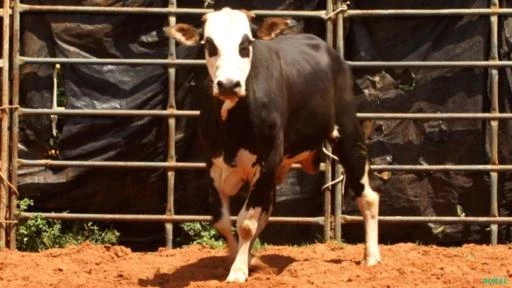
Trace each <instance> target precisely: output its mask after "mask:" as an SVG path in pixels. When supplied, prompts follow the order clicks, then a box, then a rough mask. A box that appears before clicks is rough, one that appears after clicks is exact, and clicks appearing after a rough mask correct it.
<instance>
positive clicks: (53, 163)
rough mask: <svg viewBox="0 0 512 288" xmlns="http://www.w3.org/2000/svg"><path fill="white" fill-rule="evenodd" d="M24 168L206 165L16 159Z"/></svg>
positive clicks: (197, 166) (194, 166) (193, 165)
mask: <svg viewBox="0 0 512 288" xmlns="http://www.w3.org/2000/svg"><path fill="white" fill-rule="evenodd" d="M18 165H20V166H24V167H87V168H134V169H135V168H136V169H205V168H206V163H184V162H174V163H168V162H137V161H78V160H77V161H70V160H27V159H18Z"/></svg>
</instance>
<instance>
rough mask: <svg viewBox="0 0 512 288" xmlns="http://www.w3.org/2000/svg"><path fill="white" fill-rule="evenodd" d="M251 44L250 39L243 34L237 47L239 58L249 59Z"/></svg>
mask: <svg viewBox="0 0 512 288" xmlns="http://www.w3.org/2000/svg"><path fill="white" fill-rule="evenodd" d="M251 44H252V40H251V38H249V35H247V34H244V36H243V37H242V40H241V41H240V44H239V45H238V53H239V54H240V57H242V58H249V56H250V54H251V49H250V47H251Z"/></svg>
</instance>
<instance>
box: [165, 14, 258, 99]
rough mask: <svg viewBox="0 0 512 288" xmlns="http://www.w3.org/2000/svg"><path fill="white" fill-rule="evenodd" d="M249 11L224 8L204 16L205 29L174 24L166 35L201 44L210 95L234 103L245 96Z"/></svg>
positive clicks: (249, 54)
mask: <svg viewBox="0 0 512 288" xmlns="http://www.w3.org/2000/svg"><path fill="white" fill-rule="evenodd" d="M252 17H254V15H253V14H252V13H250V12H248V11H243V10H232V9H230V8H224V9H222V10H219V11H215V12H211V13H208V14H206V15H204V16H203V21H204V27H203V28H202V29H196V28H194V27H192V26H190V25H187V24H177V25H176V26H174V27H171V28H170V29H169V35H170V36H171V37H173V38H175V39H176V40H177V41H178V42H179V43H181V44H184V45H197V44H199V43H202V44H203V45H204V50H205V58H206V65H207V66H208V72H209V73H210V76H211V78H212V81H213V91H212V92H213V95H214V96H217V97H219V98H221V99H223V100H231V101H233V100H235V99H237V98H239V97H244V96H245V95H246V85H245V83H246V79H247V76H248V75H249V70H250V69H251V59H252V43H253V41H254V38H253V36H252V32H251V24H250V19H251V18H252Z"/></svg>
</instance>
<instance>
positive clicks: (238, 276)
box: [226, 269, 249, 283]
mask: <svg viewBox="0 0 512 288" xmlns="http://www.w3.org/2000/svg"><path fill="white" fill-rule="evenodd" d="M248 276H249V272H248V271H243V269H231V272H229V276H228V278H226V282H228V283H244V282H245V281H246V280H247V277H248Z"/></svg>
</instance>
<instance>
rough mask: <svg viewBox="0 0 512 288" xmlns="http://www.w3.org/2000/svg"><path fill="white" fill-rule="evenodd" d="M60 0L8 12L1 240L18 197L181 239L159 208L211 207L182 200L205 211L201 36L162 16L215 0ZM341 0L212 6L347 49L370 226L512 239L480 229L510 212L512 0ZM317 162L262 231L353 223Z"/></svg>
mask: <svg viewBox="0 0 512 288" xmlns="http://www.w3.org/2000/svg"><path fill="white" fill-rule="evenodd" d="M64 2H65V3H63V1H21V2H17V1H15V2H14V6H13V8H12V9H11V14H12V16H11V17H10V18H9V17H5V16H4V18H3V19H4V27H7V28H6V29H4V30H3V31H4V32H3V35H2V36H3V38H4V40H5V39H8V40H9V41H4V47H3V49H4V50H3V51H4V53H3V72H4V73H3V74H2V84H3V85H2V86H3V88H4V89H3V107H4V108H3V111H4V114H3V117H2V127H3V130H2V142H1V143H2V155H1V156H2V175H4V176H6V177H7V176H8V179H9V180H10V182H11V183H12V185H13V187H10V186H7V184H6V183H7V182H6V181H5V180H4V185H3V186H2V189H3V190H2V194H1V198H0V199H1V200H2V205H1V207H0V208H1V209H0V214H1V215H0V217H1V218H0V221H2V222H5V223H4V224H2V225H3V226H2V229H1V230H2V231H0V232H1V233H0V234H1V235H0V237H2V238H1V239H0V240H2V242H3V241H4V240H6V241H8V242H7V243H8V244H9V245H10V246H11V247H13V245H14V239H13V234H12V233H13V231H14V229H13V228H14V227H15V226H13V225H11V224H12V221H15V220H16V219H17V218H16V217H17V215H16V214H15V213H14V211H15V200H16V199H17V198H24V197H28V198H31V199H34V200H35V203H36V206H35V207H34V208H33V210H34V212H35V211H37V212H64V211H66V212H67V213H66V214H65V215H64V214H53V215H46V216H48V217H53V218H77V217H79V218H80V219H91V220H102V221H105V220H107V221H112V222H115V227H116V228H117V229H119V230H120V231H121V235H122V238H121V241H122V242H121V243H122V244H124V245H127V246H130V247H132V248H133V249H144V250H152V249H156V247H161V246H165V245H166V244H167V245H169V246H170V244H171V243H172V241H174V244H181V243H183V242H184V241H186V239H180V235H181V233H180V231H181V230H180V227H179V226H178V225H173V226H171V225H169V224H167V225H165V226H164V225H163V224H162V223H160V222H163V221H168V222H171V221H172V222H177V221H185V220H187V219H188V220H205V219H207V217H204V216H192V217H185V216H180V215H205V214H207V213H208V207H207V206H208V199H207V197H208V195H207V193H205V191H206V188H205V187H206V182H205V181H206V177H207V173H206V171H205V170H204V169H202V168H204V165H202V162H204V160H205V159H204V158H203V155H202V153H201V147H200V146H199V143H198V140H197V135H196V132H195V130H194V126H195V119H196V118H195V116H197V112H196V110H197V109H198V107H199V106H200V103H201V97H207V95H208V93H207V90H206V87H207V73H206V69H204V68H203V67H202V66H201V65H202V58H203V56H202V53H203V52H202V49H201V48H199V47H196V48H190V47H180V46H178V47H175V46H174V45H175V44H174V42H173V41H170V40H169V39H168V38H167V37H165V35H164V31H163V27H165V26H167V25H168V23H169V21H170V22H174V21H178V22H187V23H192V24H195V25H200V17H201V14H202V13H204V12H205V10H204V11H203V10H198V9H202V8H204V5H205V2H210V1H200V0H193V1H178V3H175V1H169V2H168V1H143V0H139V1H135V0H134V1H64ZM352 2H353V3H350V4H349V5H348V6H347V3H344V2H343V1H333V2H329V1H320V0H317V1H256V0H254V1H213V4H209V5H213V7H214V8H217V7H222V6H231V7H234V8H245V9H249V10H263V11H261V12H260V13H258V12H257V11H256V12H257V13H256V14H257V15H258V18H257V19H256V20H257V21H261V19H262V17H264V16H265V15H272V14H276V13H277V14H278V15H287V14H289V15H291V16H293V17H294V18H295V19H297V20H300V22H301V24H302V25H303V26H304V31H305V32H307V33H314V34H317V35H319V36H321V37H323V38H325V39H326V40H327V41H328V42H329V43H331V44H332V45H333V47H337V48H338V51H339V52H340V53H341V54H343V55H344V57H345V58H346V59H347V60H348V61H349V63H350V64H351V66H352V68H353V73H354V75H355V93H356V97H357V102H358V107H359V112H360V114H359V115H360V117H361V119H362V120H365V127H366V128H367V130H366V131H367V141H368V145H369V149H370V158H371V164H372V165H373V168H374V176H375V177H374V179H373V181H374V183H375V184H376V186H378V187H379V189H380V190H381V191H382V198H381V215H383V216H384V217H382V220H381V234H380V237H381V241H382V242H384V243H394V242H402V241H413V242H416V241H420V242H422V243H436V244H446V245H449V244H461V243H464V242H477V243H488V242H494V243H496V242H501V243H506V242H510V241H511V239H512V229H511V226H510V225H499V226H497V225H493V226H492V227H491V229H489V223H491V222H494V223H497V222H499V221H501V222H502V223H508V224H510V223H511V222H512V219H511V218H510V217H511V215H510V214H511V213H512V212H511V210H512V191H511V187H512V186H511V185H510V181H511V180H510V169H511V166H509V165H510V157H511V155H512V153H511V152H512V151H511V140H512V135H511V134H512V132H511V131H512V130H511V129H510V127H509V125H510V120H509V119H511V114H510V111H509V110H510V99H512V98H511V89H510V82H509V80H510V79H512V78H511V77H512V76H511V75H509V73H510V67H511V66H512V64H511V62H509V61H510V59H509V58H510V50H509V49H510V47H509V46H510V43H509V42H510V31H509V30H510V29H511V28H512V26H511V23H510V21H509V14H510V13H511V12H510V10H508V8H507V7H508V5H509V4H508V1H476V0H473V1H472V0H465V1H462V0H461V1H449V2H446V1H400V3H398V2H396V1H370V0H368V1H352ZM175 4H176V6H177V7H178V8H180V9H183V10H179V9H178V10H174V9H175V7H176V6H174V5H175ZM52 5H65V6H62V7H56V6H52ZM189 8H190V9H189ZM491 8H493V9H491ZM498 8H499V9H498ZM8 10H9V7H7V6H5V7H4V10H3V12H4V15H8V14H9V13H8V12H9V11H8ZM279 10H284V11H283V12H281V13H280V12H279ZM290 10H292V12H286V11H290ZM6 11H7V12H6ZM176 18H177V19H176ZM6 19H9V20H12V21H6ZM9 31H10V32H9ZM5 43H7V46H5V45H6V44H5ZM9 44H10V45H9ZM9 47H10V50H9V49H7V48H9ZM11 51H12V56H13V57H12V59H13V61H12V63H9V59H11V58H10V55H11V54H10V53H9V52H11ZM174 57H176V58H177V59H178V60H177V61H175V60H174ZM182 59H191V61H186V60H185V61H182ZM56 64H59V65H60V68H57V65H56ZM8 67H10V70H9V69H6V68H8ZM7 72H12V73H11V74H9V73H7ZM7 89H9V90H7ZM57 100H59V101H57ZM176 109H177V110H176ZM9 125H10V127H11V129H7V127H8V126H9ZM173 151H174V152H173ZM327 160H328V159H327ZM190 163H191V164H190ZM327 163H328V164H327V165H325V166H324V167H325V168H326V170H327V173H321V174H319V175H317V176H309V175H307V174H304V173H303V172H300V171H294V172H292V173H291V174H290V176H289V178H288V179H287V181H286V182H285V184H284V185H282V186H281V187H280V189H279V192H278V204H277V207H276V210H275V213H274V215H275V216H280V217H281V218H277V219H276V220H278V221H279V222H284V223H291V222H292V221H294V220H296V219H291V218H288V217H292V216H293V217H302V220H301V221H302V222H303V223H302V224H308V225H281V224H275V225H270V226H269V227H268V228H267V229H266V231H265V232H264V234H263V235H262V238H263V239H264V241H265V242H270V243H303V242H313V241H317V240H320V239H323V238H326V237H327V238H337V239H340V238H341V237H342V238H343V239H344V240H345V241H348V242H359V241H361V240H362V237H363V234H362V229H361V225H360V224H357V222H358V221H360V219H359V218H357V217H352V216H354V215H357V214H358V212H356V211H357V208H356V205H355V204H354V202H353V198H352V197H351V192H350V191H345V193H344V194H343V196H341V195H342V193H341V189H340V187H341V186H340V185H337V186H332V187H331V189H329V190H327V193H323V191H322V189H321V188H322V186H323V185H324V184H325V183H326V182H329V181H330V180H332V179H334V178H336V177H337V175H336V174H338V173H334V172H339V171H336V169H335V168H336V166H333V167H331V165H330V164H329V163H330V162H327ZM91 166H92V167H91ZM331 170H332V171H331ZM9 172H11V173H9ZM331 174H333V175H331ZM14 188H16V189H14ZM15 191H18V193H19V194H17V192H15ZM335 191H336V193H335ZM329 192H332V193H329ZM331 194H332V195H331ZM326 196H327V198H324V197H326ZM329 197H330V198H329ZM338 198H342V199H343V202H341V201H340V199H338ZM168 199H172V201H168ZM340 203H342V205H339V204H340ZM239 204H240V203H239ZM337 204H338V205H337ZM233 206H234V207H232V208H233V210H235V211H238V207H237V205H233ZM325 209H327V213H325ZM75 213H80V215H74V214H75ZM340 214H342V215H343V216H339V215H340ZM30 215H31V214H30V213H24V214H22V215H21V216H22V217H28V216H30ZM144 215H151V216H149V217H144ZM175 215H178V216H175ZM336 215H338V217H333V216H336ZM386 216H391V217H387V218H386ZM393 216H407V217H409V218H401V219H397V218H396V217H393ZM412 216H418V217H438V216H439V217H445V216H447V217H450V218H444V219H432V218H431V221H432V222H431V223H427V221H426V220H427V219H425V218H417V217H412ZM497 216H500V217H501V220H496V219H495V218H496V217H497ZM284 217H286V218H284ZM473 217H486V218H479V219H476V218H473ZM400 220H402V221H401V223H396V222H400ZM134 221H135V222H138V223H134ZM404 221H405V222H404ZM457 221H459V222H460V223H458V224H456V222H457ZM507 221H508V222H507ZM140 222H143V223H140ZM156 222H157V223H156ZM331 222H332V223H333V224H336V225H333V226H332V227H334V228H333V229H331ZM341 222H344V225H343V226H341V225H340V223H341ZM462 222H464V223H462ZM477 222H479V224H478V223H477ZM326 223H327V225H326ZM322 225H323V226H324V227H326V228H325V229H323V230H322ZM340 227H343V234H341V229H340ZM172 232H174V237H172V236H173V233H172ZM171 237H172V238H171ZM180 241H181V242H180ZM4 243H6V242H4Z"/></svg>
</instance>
